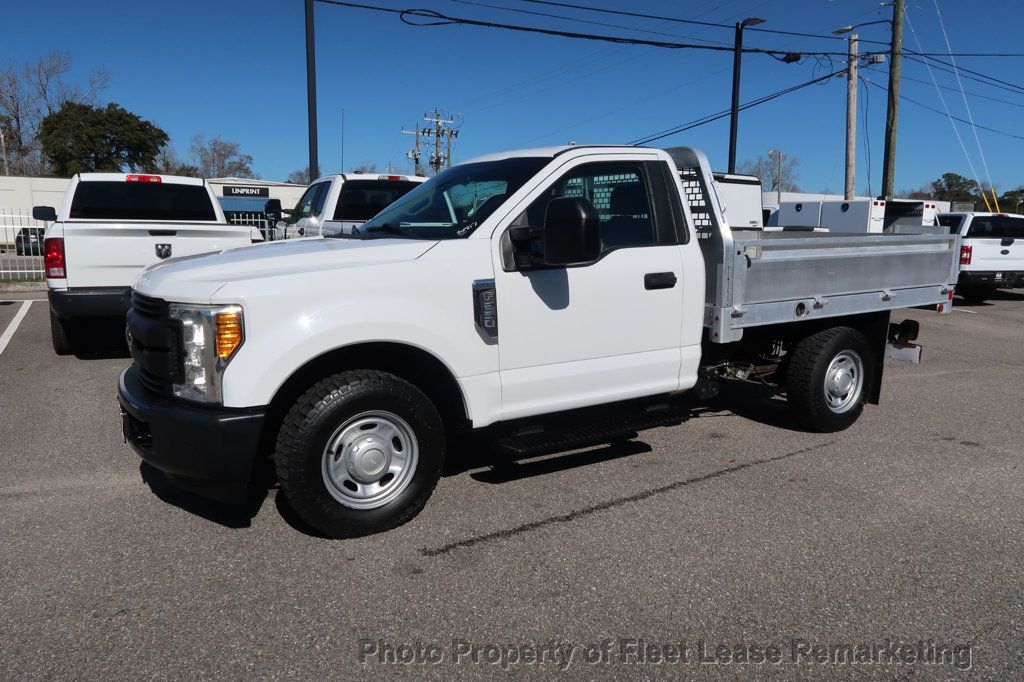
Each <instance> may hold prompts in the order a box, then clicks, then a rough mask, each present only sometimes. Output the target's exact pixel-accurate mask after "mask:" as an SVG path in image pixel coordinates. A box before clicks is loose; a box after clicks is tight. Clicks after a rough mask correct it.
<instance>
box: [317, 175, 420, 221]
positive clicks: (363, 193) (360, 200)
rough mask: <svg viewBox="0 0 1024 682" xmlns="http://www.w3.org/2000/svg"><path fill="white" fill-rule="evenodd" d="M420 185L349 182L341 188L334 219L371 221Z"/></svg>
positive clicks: (379, 181)
mask: <svg viewBox="0 0 1024 682" xmlns="http://www.w3.org/2000/svg"><path fill="white" fill-rule="evenodd" d="M418 184H419V183H418V182H405V181H402V180H349V181H347V182H346V183H345V184H343V185H342V186H341V196H340V197H339V198H338V207H337V208H336V209H335V210H334V219H335V220H362V221H366V220H369V219H370V218H372V217H374V216H375V215H377V214H378V213H380V212H381V211H383V210H384V209H385V208H387V207H388V206H389V205H391V204H393V203H395V202H396V201H398V200H399V199H401V198H402V197H403V196H405V195H406V194H407V193H408V192H409V190H411V189H412V188H414V187H416V186H417V185H418Z"/></svg>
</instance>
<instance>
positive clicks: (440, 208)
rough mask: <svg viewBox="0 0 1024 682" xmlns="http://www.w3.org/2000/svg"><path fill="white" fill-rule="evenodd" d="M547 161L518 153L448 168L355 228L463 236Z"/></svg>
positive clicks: (405, 234) (433, 236) (415, 236)
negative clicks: (499, 158) (514, 155)
mask: <svg viewBox="0 0 1024 682" xmlns="http://www.w3.org/2000/svg"><path fill="white" fill-rule="evenodd" d="M549 161H551V159H549V158H535V157H520V158H513V159H503V160H501V161H482V162H480V163H466V164H462V165H461V166H455V167H454V168H449V169H448V170H446V171H444V172H442V173H441V174H439V175H436V176H434V177H433V178H431V179H430V180H428V181H426V182H424V183H423V184H422V185H420V186H419V187H417V188H416V189H414V190H413V191H411V192H409V193H408V194H406V195H405V196H404V197H402V198H401V199H399V200H398V201H396V202H395V203H394V204H392V205H391V206H389V207H388V208H386V209H385V210H384V211H383V212H381V213H380V214H378V215H377V217H376V218H374V219H373V220H370V221H369V222H367V223H366V224H365V225H363V226H361V227H359V228H358V229H359V233H360V234H364V235H372V234H374V233H378V234H380V235H399V236H403V237H408V238H411V239H460V238H463V237H468V236H469V235H470V234H472V232H473V230H475V229H476V228H477V227H478V226H479V225H480V223H482V222H483V221H484V220H486V219H487V217H488V216H489V215H491V214H492V213H494V211H496V210H497V209H498V207H499V206H501V205H502V203H504V201H505V199H507V198H508V197H510V196H512V194H513V193H514V192H515V191H516V190H518V189H519V188H520V187H522V186H523V184H524V183H525V182H526V181H527V180H529V179H530V178H531V177H532V176H533V175H534V174H536V173H537V171H539V170H540V169H541V168H543V167H544V166H545V165H547V163H548V162H549Z"/></svg>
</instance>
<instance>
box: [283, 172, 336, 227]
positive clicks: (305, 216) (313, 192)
mask: <svg viewBox="0 0 1024 682" xmlns="http://www.w3.org/2000/svg"><path fill="white" fill-rule="evenodd" d="M330 190H331V183H330V182H326V181H325V182H315V183H313V184H312V185H310V186H309V188H308V189H307V190H306V191H305V193H304V194H303V195H302V197H301V198H300V199H299V203H297V204H296V205H295V213H294V214H293V218H295V223H294V224H293V225H292V227H291V229H290V230H289V234H288V237H289V238H292V239H294V238H296V237H319V236H320V226H321V224H322V222H323V221H322V219H321V215H322V213H323V211H324V204H326V203H327V195H328V194H330Z"/></svg>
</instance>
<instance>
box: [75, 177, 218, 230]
mask: <svg viewBox="0 0 1024 682" xmlns="http://www.w3.org/2000/svg"><path fill="white" fill-rule="evenodd" d="M69 217H70V218H72V219H78V220H149V221H173V222H184V221H194V220H216V219H217V214H216V212H215V211H214V208H213V202H212V201H211V200H210V194H209V192H207V190H206V187H204V186H203V185H178V184H174V183H157V182H114V181H110V182H108V181H99V182H80V183H79V184H78V187H77V188H76V189H75V196H74V197H73V198H72V199H71V211H70V213H69Z"/></svg>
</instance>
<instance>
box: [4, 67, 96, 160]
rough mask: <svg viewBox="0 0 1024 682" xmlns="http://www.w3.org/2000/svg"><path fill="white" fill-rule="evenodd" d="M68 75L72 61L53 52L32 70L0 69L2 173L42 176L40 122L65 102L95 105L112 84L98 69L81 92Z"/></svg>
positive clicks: (19, 68)
mask: <svg viewBox="0 0 1024 682" xmlns="http://www.w3.org/2000/svg"><path fill="white" fill-rule="evenodd" d="M70 69H71V55H69V54H68V53H67V52H57V51H51V52H48V53H46V54H44V55H43V56H42V57H40V58H39V60H37V61H36V62H35V63H34V64H26V65H24V66H20V67H19V66H16V65H15V64H14V62H8V64H7V65H6V66H4V67H3V68H0V128H2V130H0V132H2V135H3V138H4V144H3V145H0V146H2V149H0V153H2V155H3V158H2V159H0V170H3V171H4V172H5V173H15V174H25V175H29V174H36V173H43V172H45V170H46V167H45V164H46V161H45V158H44V157H43V155H42V153H41V152H40V146H39V141H38V139H37V137H36V136H37V133H38V131H39V124H40V123H41V122H42V120H43V118H45V117H46V116H48V115H49V114H52V113H54V112H56V111H59V110H60V108H61V106H63V105H64V104H65V103H66V102H74V103H78V104H90V105H91V104H96V103H97V102H98V96H99V93H100V91H102V90H104V89H105V88H106V87H107V86H108V85H109V83H110V74H109V72H108V71H107V70H106V69H103V68H100V69H96V70H95V71H93V72H92V73H91V74H90V75H89V79H88V83H87V85H86V86H84V87H82V86H80V85H77V84H74V83H69V82H68V81H67V80H66V79H65V77H66V75H67V74H68V72H69V71H70Z"/></svg>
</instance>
